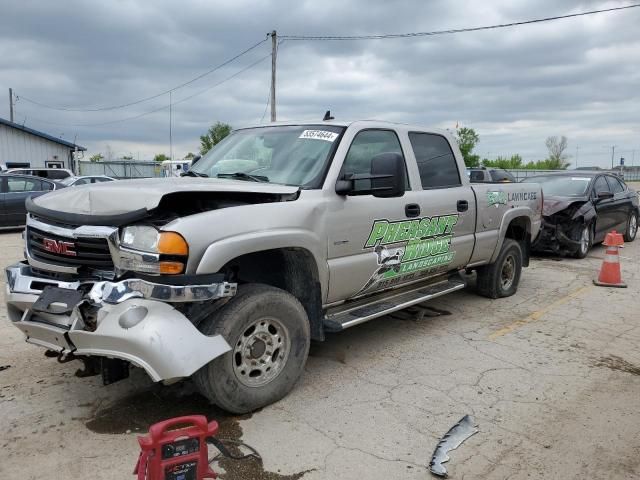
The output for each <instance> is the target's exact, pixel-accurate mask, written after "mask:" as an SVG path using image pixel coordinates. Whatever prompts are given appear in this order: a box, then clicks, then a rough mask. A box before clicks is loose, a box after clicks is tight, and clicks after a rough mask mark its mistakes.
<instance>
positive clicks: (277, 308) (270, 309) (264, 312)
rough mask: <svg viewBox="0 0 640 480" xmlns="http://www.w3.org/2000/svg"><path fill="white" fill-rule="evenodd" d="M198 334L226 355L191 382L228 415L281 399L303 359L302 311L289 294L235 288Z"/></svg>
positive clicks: (305, 329)
mask: <svg viewBox="0 0 640 480" xmlns="http://www.w3.org/2000/svg"><path fill="white" fill-rule="evenodd" d="M200 330H201V331H202V333H204V334H205V335H222V336H223V337H224V338H225V339H226V340H227V342H228V343H229V345H230V346H231V351H230V352H228V353H226V354H224V355H222V356H220V357H218V358H215V359H214V360H212V361H211V362H209V363H208V364H207V365H205V366H204V367H202V368H201V369H200V370H198V371H197V372H196V373H195V375H194V377H193V379H194V381H195V383H196V385H197V387H198V389H199V390H200V393H202V394H203V395H204V396H206V397H207V398H209V400H211V401H212V402H213V403H215V404H216V405H218V406H219V407H221V408H223V409H225V410H227V411H229V412H232V413H238V414H239V413H248V412H251V411H253V410H256V409H258V408H260V407H264V406H266V405H269V404H271V403H273V402H276V401H278V400H280V399H281V398H283V397H284V396H285V395H286V394H287V393H289V392H290V391H291V389H292V388H293V387H294V385H295V384H296V382H297V380H298V379H299V378H300V375H301V374H302V372H303V370H304V365H305V362H306V361H307V356H308V354H309V344H310V338H311V334H310V328H309V320H308V318H307V314H306V312H305V310H304V307H303V306H302V305H301V304H300V302H299V301H298V300H297V299H296V298H295V297H294V296H293V295H291V294H290V293H288V292H285V291H284V290H281V289H279V288H275V287H271V286H269V285H262V284H247V285H241V286H240V287H239V288H238V293H237V294H236V296H235V297H233V298H232V299H231V300H230V301H229V302H228V303H227V304H226V305H224V306H223V307H222V308H221V309H220V310H218V311H217V312H215V313H214V314H213V315H212V316H211V317H209V318H207V319H206V320H204V321H203V322H202V324H201V327H200ZM273 332H275V333H273ZM278 339H279V340H278ZM269 342H271V343H269ZM249 343H251V346H250V345H249ZM254 349H255V351H254ZM269 349H271V350H269ZM271 368H273V370H271ZM256 372H259V374H257V375H254V374H255V373H256ZM270 375H271V376H273V375H275V376H273V378H271V377H270ZM262 381H264V382H265V383H264V384H257V383H258V382H262Z"/></svg>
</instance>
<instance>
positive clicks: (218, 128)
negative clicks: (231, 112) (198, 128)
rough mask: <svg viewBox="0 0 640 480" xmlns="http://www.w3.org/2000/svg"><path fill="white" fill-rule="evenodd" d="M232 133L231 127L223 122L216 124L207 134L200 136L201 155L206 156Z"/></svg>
mask: <svg viewBox="0 0 640 480" xmlns="http://www.w3.org/2000/svg"><path fill="white" fill-rule="evenodd" d="M230 133H231V125H229V124H227V123H222V122H216V123H215V125H212V126H211V127H210V128H209V130H208V131H207V133H205V134H204V135H201V136H200V155H204V154H205V153H207V152H208V151H209V150H211V149H212V148H213V147H214V146H215V145H217V144H218V143H220V141H221V140H222V139H223V138H224V137H226V136H227V135H229V134H230Z"/></svg>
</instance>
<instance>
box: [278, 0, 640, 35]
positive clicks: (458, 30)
mask: <svg viewBox="0 0 640 480" xmlns="http://www.w3.org/2000/svg"><path fill="white" fill-rule="evenodd" d="M636 7H640V3H635V4H633V5H625V6H624V7H612V8H604V9H601V10H590V11H588V12H580V13H571V14H568V15H558V16H555V17H545V18H536V19H533V20H524V21H522V22H511V23H499V24H496V25H487V26H483V27H469V28H455V29H449V30H433V31H430V32H411V33H387V34H379V35H280V36H279V37H280V38H282V39H285V40H331V41H335V40H383V39H390V38H407V37H430V36H435V35H448V34H453V33H463V32H477V31H480V30H493V29H496V28H506V27H515V26H518V25H529V24H532V23H542V22H550V21H553V20H562V19H566V18H572V17H583V16H586V15H594V14H597V13H605V12H614V11H617V10H626V9H629V8H636Z"/></svg>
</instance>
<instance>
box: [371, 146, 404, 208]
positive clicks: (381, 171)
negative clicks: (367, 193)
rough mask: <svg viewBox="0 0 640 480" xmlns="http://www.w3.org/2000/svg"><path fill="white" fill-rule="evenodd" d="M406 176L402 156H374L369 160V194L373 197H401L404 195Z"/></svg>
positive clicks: (384, 154) (395, 154)
mask: <svg viewBox="0 0 640 480" xmlns="http://www.w3.org/2000/svg"><path fill="white" fill-rule="evenodd" d="M406 175H407V174H406V170H405V167H404V159H403V158H402V155H400V154H398V153H380V154H378V155H376V156H375V157H373V158H372V159H371V193H372V194H373V196H374V197H382V198H389V197H401V196H402V195H404V187H405V183H406Z"/></svg>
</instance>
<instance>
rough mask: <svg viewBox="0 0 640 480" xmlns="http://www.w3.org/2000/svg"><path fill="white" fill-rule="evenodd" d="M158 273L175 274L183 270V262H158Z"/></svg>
mask: <svg viewBox="0 0 640 480" xmlns="http://www.w3.org/2000/svg"><path fill="white" fill-rule="evenodd" d="M159 265H160V274H166V275H177V274H179V273H182V272H184V263H182V262H167V261H164V262H160V263H159Z"/></svg>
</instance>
